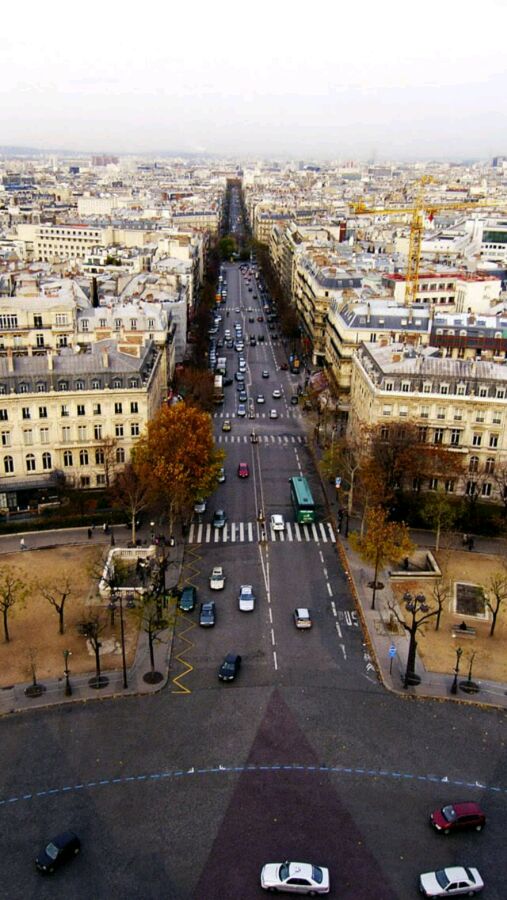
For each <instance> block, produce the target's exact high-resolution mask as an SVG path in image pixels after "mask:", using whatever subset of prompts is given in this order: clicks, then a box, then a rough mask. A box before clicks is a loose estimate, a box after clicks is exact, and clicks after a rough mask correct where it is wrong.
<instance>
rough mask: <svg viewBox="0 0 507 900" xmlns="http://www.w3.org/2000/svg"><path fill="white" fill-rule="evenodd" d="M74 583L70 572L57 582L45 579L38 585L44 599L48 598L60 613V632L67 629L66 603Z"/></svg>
mask: <svg viewBox="0 0 507 900" xmlns="http://www.w3.org/2000/svg"><path fill="white" fill-rule="evenodd" d="M72 585H73V580H72V577H71V575H69V574H67V575H62V576H60V579H59V580H58V581H56V582H51V581H45V582H40V583H39V585H38V587H39V590H40V592H41V594H42V596H43V597H44V599H45V600H47V601H48V603H50V604H51V606H52V607H53V608H54V609H56V612H57V613H58V625H59V627H58V630H59V633H60V634H63V633H64V631H65V627H64V613H65V604H66V602H67V600H68V599H69V597H70V595H71V593H72Z"/></svg>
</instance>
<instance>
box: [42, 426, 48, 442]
mask: <svg viewBox="0 0 507 900" xmlns="http://www.w3.org/2000/svg"><path fill="white" fill-rule="evenodd" d="M40 442H41V444H49V428H41V430H40Z"/></svg>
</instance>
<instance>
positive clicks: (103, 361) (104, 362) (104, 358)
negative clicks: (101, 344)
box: [102, 350, 109, 369]
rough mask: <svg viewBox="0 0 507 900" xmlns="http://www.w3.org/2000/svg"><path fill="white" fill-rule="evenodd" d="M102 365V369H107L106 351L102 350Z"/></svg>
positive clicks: (107, 354)
mask: <svg viewBox="0 0 507 900" xmlns="http://www.w3.org/2000/svg"><path fill="white" fill-rule="evenodd" d="M102 365H103V367H104V369H109V353H108V352H107V350H102Z"/></svg>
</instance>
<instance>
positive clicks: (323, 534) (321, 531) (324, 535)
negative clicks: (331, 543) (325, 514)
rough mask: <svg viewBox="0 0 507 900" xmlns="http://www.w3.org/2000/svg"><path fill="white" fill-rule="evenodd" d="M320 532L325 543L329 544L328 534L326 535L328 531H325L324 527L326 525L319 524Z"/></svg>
mask: <svg viewBox="0 0 507 900" xmlns="http://www.w3.org/2000/svg"><path fill="white" fill-rule="evenodd" d="M319 531H320V533H321V536H322V540H323V541H324V543H325V544H327V534H326V529H325V527H324V525H323V523H322V522H319Z"/></svg>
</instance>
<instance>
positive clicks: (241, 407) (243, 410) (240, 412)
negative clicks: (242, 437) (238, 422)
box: [236, 403, 246, 417]
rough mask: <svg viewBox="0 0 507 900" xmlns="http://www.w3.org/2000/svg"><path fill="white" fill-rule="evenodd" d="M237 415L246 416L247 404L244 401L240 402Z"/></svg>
mask: <svg viewBox="0 0 507 900" xmlns="http://www.w3.org/2000/svg"><path fill="white" fill-rule="evenodd" d="M236 415H238V416H240V417H243V416H246V406H245V404H244V403H239V404H238V409H237V412H236Z"/></svg>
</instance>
